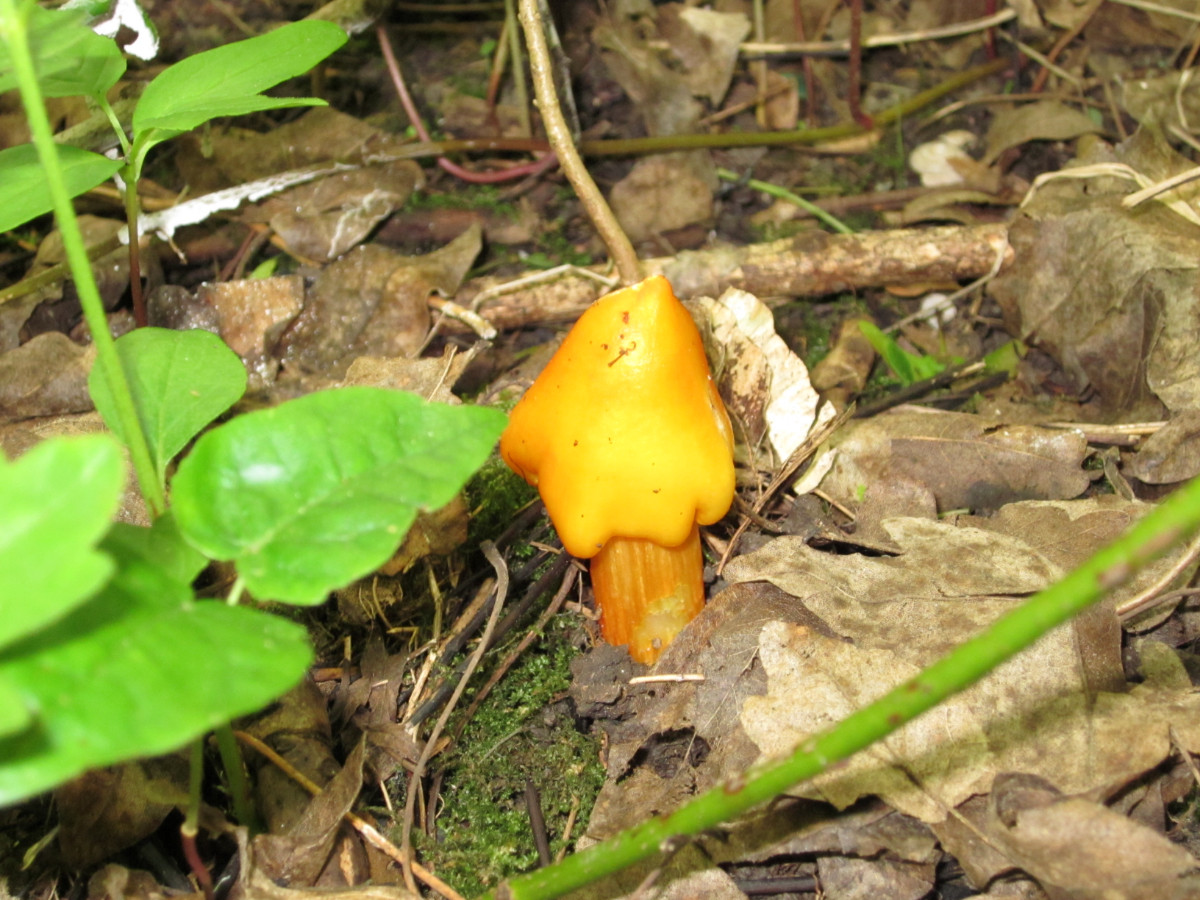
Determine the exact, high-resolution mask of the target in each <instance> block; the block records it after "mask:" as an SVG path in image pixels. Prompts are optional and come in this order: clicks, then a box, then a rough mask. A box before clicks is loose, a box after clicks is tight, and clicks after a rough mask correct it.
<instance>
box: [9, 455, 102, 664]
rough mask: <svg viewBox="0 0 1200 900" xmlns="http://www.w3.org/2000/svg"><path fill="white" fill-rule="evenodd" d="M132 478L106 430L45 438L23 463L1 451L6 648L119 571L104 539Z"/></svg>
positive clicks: (75, 603) (23, 459) (87, 594)
mask: <svg viewBox="0 0 1200 900" xmlns="http://www.w3.org/2000/svg"><path fill="white" fill-rule="evenodd" d="M124 483H125V466H124V464H123V463H122V461H121V454H120V451H119V449H118V448H117V445H116V442H115V441H113V440H112V439H111V438H110V437H107V436H105V435H91V436H88V437H78V438H56V439H54V440H49V441H45V442H44V443H41V444H39V445H38V446H36V447H34V448H33V449H32V450H30V451H29V452H28V453H26V454H25V455H24V456H22V457H21V458H20V459H19V460H17V461H16V462H8V461H6V460H4V458H3V456H2V455H0V647H3V646H4V645H5V644H8V643H10V642H12V641H14V640H16V639H18V638H21V637H23V636H25V635H28V634H32V633H33V632H35V631H37V630H38V629H39V628H43V627H45V626H46V625H49V624H50V623H52V622H54V621H56V620H57V619H60V618H61V617H62V616H64V615H66V614H67V613H68V612H69V611H70V610H71V609H72V608H74V607H76V606H78V605H79V604H80V603H82V602H83V601H84V600H86V599H87V598H88V597H89V596H90V595H92V594H94V593H95V592H96V591H98V590H99V589H100V587H101V586H102V585H103V584H104V582H105V581H106V580H107V579H108V578H109V577H110V576H111V575H112V571H113V564H112V560H111V559H110V558H109V557H108V556H107V555H105V554H104V553H101V552H99V551H98V550H97V549H96V544H97V543H99V541H100V538H101V537H102V536H103V535H104V532H105V531H107V530H108V526H109V520H110V519H111V518H112V516H113V514H114V513H115V512H116V510H117V504H118V503H119V502H120V499H121V489H122V487H123V486H124Z"/></svg>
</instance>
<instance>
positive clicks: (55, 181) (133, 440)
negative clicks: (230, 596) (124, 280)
mask: <svg viewBox="0 0 1200 900" xmlns="http://www.w3.org/2000/svg"><path fill="white" fill-rule="evenodd" d="M0 29H2V30H3V38H4V40H5V42H6V43H7V44H8V50H9V54H10V55H11V56H12V66H13V72H14V74H15V75H16V78H17V87H18V88H19V90H20V92H21V102H22V103H23V104H24V106H25V115H26V117H27V119H28V122H29V132H30V135H31V136H32V137H33V143H34V145H35V146H36V147H37V151H38V158H39V159H40V160H41V162H42V167H43V169H44V174H45V177H46V184H47V187H49V189H50V196H51V198H52V199H53V201H54V216H55V219H56V220H57V221H58V230H59V233H60V234H61V235H62V242H63V249H64V250H65V251H66V256H67V261H68V263H69V264H70V266H71V274H72V276H73V277H74V279H75V290H76V291H77V292H78V294H79V303H80V305H81V306H82V307H83V316H84V318H85V319H86V320H87V324H88V330H89V331H90V332H91V334H92V342H93V343H94V344H95V345H96V365H98V366H100V371H101V373H102V375H103V377H104V379H105V380H106V381H107V382H108V385H109V389H110V390H111V391H112V395H113V398H114V402H115V404H116V407H117V414H118V416H119V418H120V420H121V427H122V429H123V430H124V432H125V437H126V440H127V441H128V444H129V456H130V458H131V460H132V461H133V469H134V471H135V472H136V473H137V479H138V484H139V485H140V487H141V490H142V496H143V497H144V498H145V500H146V505H147V506H148V507H149V508H150V512H151V514H152V515H153V516H155V517H157V516H160V515H162V513H163V512H164V511H165V510H166V500H165V497H164V495H163V490H162V487H161V486H160V485H159V483H158V478H157V475H156V473H155V470H154V463H153V462H152V460H151V458H150V449H149V446H148V445H147V443H146V435H145V432H143V431H142V425H141V422H140V421H139V420H138V415H137V409H136V408H135V407H134V403H133V395H132V393H131V392H130V390H129V381H128V379H127V378H126V377H125V370H124V368H123V367H122V366H121V358H120V356H119V355H118V354H117V347H116V344H115V342H114V341H113V338H112V334H111V333H110V332H109V330H108V320H107V319H106V318H105V315H104V304H103V302H102V301H101V300H100V291H99V289H98V288H97V287H96V279H95V277H94V276H93V274H92V267H91V266H90V265H89V264H88V256H87V248H86V247H85V246H84V243H83V234H82V233H81V232H80V230H79V222H78V221H77V220H76V218H75V210H74V208H73V207H72V206H71V196H70V194H69V193H68V192H67V186H66V183H65V181H64V180H63V177H62V170H61V168H60V167H59V165H58V153H57V150H56V148H55V144H54V134H53V132H52V130H51V128H50V120H49V119H48V118H47V116H46V107H45V105H44V104H43V102H42V93H41V89H40V88H39V87H38V83H37V73H36V72H35V71H34V67H33V58H32V56H31V54H30V52H29V42H28V40H27V35H26V31H25V18H24V16H22V15H20V14H18V12H17V9H16V7H15V5H14V2H13V0H0Z"/></svg>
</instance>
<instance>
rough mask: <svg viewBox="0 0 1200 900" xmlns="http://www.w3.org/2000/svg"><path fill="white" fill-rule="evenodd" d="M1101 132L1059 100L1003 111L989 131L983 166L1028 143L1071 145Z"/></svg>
mask: <svg viewBox="0 0 1200 900" xmlns="http://www.w3.org/2000/svg"><path fill="white" fill-rule="evenodd" d="M1100 130H1101V128H1100V126H1099V125H1098V124H1097V123H1096V122H1093V121H1092V120H1091V119H1090V118H1088V116H1086V115H1085V114H1084V113H1081V112H1080V111H1079V110H1078V109H1076V108H1075V107H1073V106H1068V105H1067V104H1065V103H1060V102H1059V101H1057V100H1040V101H1038V102H1037V103H1030V104H1026V105H1023V106H1017V107H1015V108H1013V109H1008V110H1001V111H1000V112H998V113H996V115H995V116H994V117H993V119H992V124H991V126H990V127H989V128H988V134H987V150H986V151H985V152H984V154H983V159H981V160H980V162H981V163H983V165H985V166H990V165H991V164H992V163H994V162H995V161H996V159H997V158H998V157H999V156H1000V154H1001V153H1003V152H1004V151H1005V150H1007V149H1009V148H1010V147H1019V146H1021V145H1022V144H1026V143H1028V142H1029V141H1068V140H1071V139H1073V138H1077V137H1079V136H1080V135H1081V134H1096V133H1097V132H1099V131H1100Z"/></svg>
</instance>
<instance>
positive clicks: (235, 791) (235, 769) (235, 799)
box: [215, 722, 263, 834]
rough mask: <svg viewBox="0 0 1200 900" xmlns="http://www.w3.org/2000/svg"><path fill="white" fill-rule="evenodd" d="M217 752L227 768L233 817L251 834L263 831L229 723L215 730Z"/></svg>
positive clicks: (226, 773) (239, 751) (238, 748)
mask: <svg viewBox="0 0 1200 900" xmlns="http://www.w3.org/2000/svg"><path fill="white" fill-rule="evenodd" d="M215 734H216V737H217V750H218V752H220V754H221V765H222V766H223V767H224V768H225V777H226V778H227V779H228V780H229V799H230V800H231V801H232V803H233V815H234V817H235V818H236V819H237V820H238V822H239V823H240V824H242V825H245V826H246V827H247V828H249V829H250V833H251V834H258V833H259V832H261V831H262V830H263V828H262V823H261V822H260V821H259V820H258V814H257V813H256V812H255V810H254V803H253V802H252V801H251V800H250V782H249V781H247V780H246V767H245V764H244V762H243V761H242V750H241V748H240V747H239V746H238V742H237V738H235V737H234V736H233V728H232V727H230V725H229V723H228V722H227V723H225V724H224V725H221V726H220V727H218V728H217V729H216V730H215Z"/></svg>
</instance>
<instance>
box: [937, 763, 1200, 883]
mask: <svg viewBox="0 0 1200 900" xmlns="http://www.w3.org/2000/svg"><path fill="white" fill-rule="evenodd" d="M935 831H937V833H938V836H939V837H940V838H941V839H942V841H943V843H944V844H945V845H946V849H947V850H948V851H949V852H952V853H954V854H955V856H956V858H958V859H959V861H960V863H961V865H962V866H963V869H964V870H965V871H966V873H967V876H968V878H969V879H970V881H971V883H972V884H975V885H978V886H982V885H985V884H987V883H988V882H989V881H991V880H992V879H993V878H995V877H996V876H998V875H1000V874H1001V873H1004V872H1007V871H1009V870H1011V869H1012V868H1013V867H1014V866H1016V867H1019V868H1020V869H1022V870H1024V871H1025V872H1027V873H1028V874H1030V875H1031V876H1032V877H1034V878H1036V879H1037V881H1038V882H1039V883H1040V884H1041V885H1042V887H1043V888H1044V889H1045V890H1046V891H1047V893H1048V894H1049V896H1051V897H1055V898H1058V897H1063V898H1068V897H1069V898H1071V900H1183V898H1185V897H1194V896H1196V891H1197V890H1198V889H1200V883H1198V882H1197V880H1196V876H1195V875H1191V877H1185V876H1187V875H1188V873H1189V872H1194V870H1195V869H1196V865H1197V862H1196V859H1195V858H1194V857H1193V856H1192V855H1191V854H1190V853H1188V852H1187V850H1186V849H1184V848H1183V847H1181V846H1179V845H1177V844H1173V843H1171V842H1170V841H1169V840H1167V839H1166V838H1165V837H1164V836H1162V835H1161V834H1158V833H1156V832H1155V831H1153V830H1151V829H1150V828H1147V827H1146V826H1145V825H1142V824H1139V823H1138V822H1135V821H1133V820H1131V819H1129V818H1127V817H1126V816H1124V815H1121V814H1120V813H1118V812H1115V811H1113V810H1111V809H1109V808H1107V807H1105V806H1102V805H1100V804H1098V803H1096V802H1094V801H1092V800H1088V799H1085V798H1082V797H1068V796H1063V795H1062V794H1061V793H1060V792H1059V791H1058V789H1057V788H1056V787H1055V786H1054V784H1053V783H1052V782H1050V781H1048V780H1047V779H1043V778H1036V777H1033V776H1029V775H1006V776H1002V777H1001V778H998V779H997V780H996V785H995V791H994V792H993V794H992V795H991V797H990V798H976V799H974V800H971V801H970V802H968V803H967V804H964V806H963V807H962V808H961V810H960V811H959V814H958V815H957V816H956V817H955V818H952V819H948V820H947V821H946V822H944V823H942V824H940V825H938V826H935Z"/></svg>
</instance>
